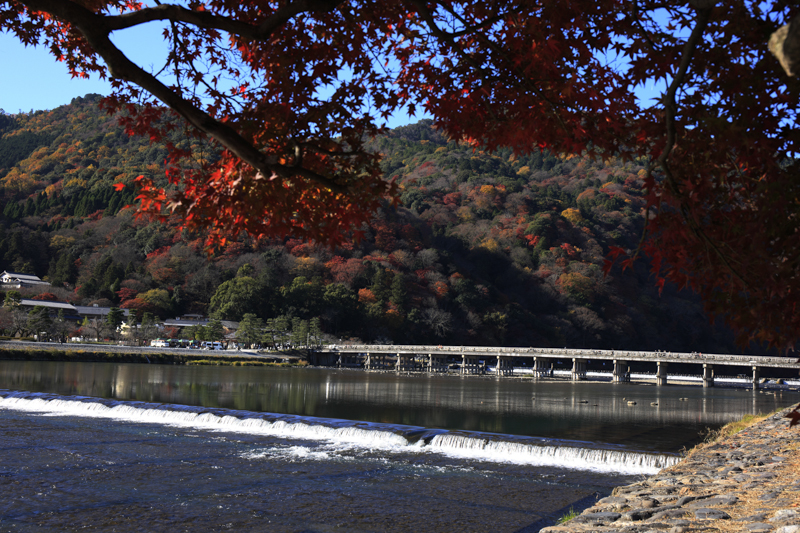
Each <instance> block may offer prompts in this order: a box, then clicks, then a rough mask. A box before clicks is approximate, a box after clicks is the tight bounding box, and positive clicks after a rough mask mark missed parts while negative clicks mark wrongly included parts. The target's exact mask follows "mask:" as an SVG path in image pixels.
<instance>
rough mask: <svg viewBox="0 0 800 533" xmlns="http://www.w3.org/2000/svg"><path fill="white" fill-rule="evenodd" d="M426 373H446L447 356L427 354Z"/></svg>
mask: <svg viewBox="0 0 800 533" xmlns="http://www.w3.org/2000/svg"><path fill="white" fill-rule="evenodd" d="M428 372H447V356H446V355H433V354H432V353H429V354H428Z"/></svg>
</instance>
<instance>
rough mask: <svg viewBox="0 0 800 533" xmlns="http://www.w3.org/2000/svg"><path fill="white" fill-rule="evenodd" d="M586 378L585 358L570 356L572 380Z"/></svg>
mask: <svg viewBox="0 0 800 533" xmlns="http://www.w3.org/2000/svg"><path fill="white" fill-rule="evenodd" d="M581 379H586V360H584V359H578V358H577V357H573V358H572V381H579V380H581Z"/></svg>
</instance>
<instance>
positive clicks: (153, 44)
mask: <svg viewBox="0 0 800 533" xmlns="http://www.w3.org/2000/svg"><path fill="white" fill-rule="evenodd" d="M112 40H113V41H114V42H115V44H116V45H117V46H119V47H120V49H121V50H122V51H123V52H125V54H126V55H127V56H128V57H129V58H130V59H131V60H133V61H135V62H137V63H138V64H140V65H144V66H145V67H148V66H153V65H155V66H156V68H155V70H158V69H159V68H160V67H161V66H162V65H163V58H164V57H166V46H165V44H164V40H163V38H162V36H161V28H160V26H159V25H158V24H156V23H151V24H147V25H146V26H143V27H137V28H131V29H128V30H125V31H124V32H122V33H120V34H118V35H117V34H114V35H112ZM0 57H2V58H3V70H4V72H6V73H14V75H8V74H6V75H5V76H2V77H0V109H2V110H3V111H5V112H6V113H18V112H20V111H25V112H27V111H31V110H34V111H37V110H40V109H53V108H55V107H58V106H60V105H64V104H68V103H69V102H70V101H71V100H72V99H73V98H75V97H76V96H84V95H86V94H88V93H98V94H108V93H110V92H111V87H110V85H109V84H108V83H107V82H105V81H103V80H101V79H100V78H99V77H97V76H94V77H92V78H91V79H88V80H86V79H78V78H72V77H71V76H70V75H69V72H68V71H67V67H66V65H65V64H64V63H59V62H58V61H56V59H55V57H53V56H52V55H51V54H50V53H49V52H48V51H47V49H46V48H44V47H41V46H40V47H33V46H28V47H25V46H23V45H22V44H21V43H20V42H19V41H18V40H17V39H15V38H14V36H12V35H9V34H7V33H0ZM149 70H153V69H149ZM421 118H424V117H423V116H421V115H419V114H418V116H417V117H409V116H408V115H407V114H406V113H403V112H398V113H396V114H395V115H394V116H393V117H391V118H390V120H389V124H388V125H389V126H390V127H397V126H403V125H405V124H411V123H414V122H417V121H418V120H420V119H421Z"/></svg>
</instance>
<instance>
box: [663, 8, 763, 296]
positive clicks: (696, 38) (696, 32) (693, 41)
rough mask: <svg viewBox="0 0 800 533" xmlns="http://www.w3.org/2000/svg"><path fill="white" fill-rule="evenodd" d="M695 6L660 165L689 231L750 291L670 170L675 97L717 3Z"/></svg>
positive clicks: (669, 101) (669, 104) (667, 98)
mask: <svg viewBox="0 0 800 533" xmlns="http://www.w3.org/2000/svg"><path fill="white" fill-rule="evenodd" d="M694 3H696V4H698V7H697V23H696V24H695V27H694V28H693V29H692V33H691V35H690V36H689V38H688V39H687V40H686V44H685V45H684V47H683V53H682V54H681V62H680V64H679V65H678V70H677V71H676V72H675V77H674V78H673V79H672V83H671V84H670V86H669V88H668V89H667V92H666V94H665V95H664V111H665V114H666V117H665V123H666V128H667V141H666V144H665V146H664V149H663V150H662V152H661V155H659V157H658V160H657V162H658V164H659V166H660V167H661V169H662V170H663V172H664V176H665V177H666V178H667V183H668V185H669V189H670V191H671V192H672V193H673V194H674V195H675V196H676V197H677V198H678V199H679V200H680V212H681V216H682V217H683V219H684V220H685V221H686V223H687V225H688V226H689V229H691V230H692V233H694V235H695V236H696V237H697V238H699V239H700V240H702V241H703V242H705V243H706V245H707V246H708V247H709V248H711V249H712V250H713V251H714V253H715V254H716V255H717V256H718V257H719V258H720V260H721V261H722V263H723V264H724V265H725V267H726V268H727V269H728V270H729V271H730V272H731V274H733V276H734V277H736V278H737V279H738V280H739V281H740V282H741V283H742V285H743V286H744V287H748V286H749V284H748V283H747V282H746V281H745V280H744V278H743V277H742V275H741V274H739V272H738V271H737V270H736V269H735V268H733V266H732V265H731V264H730V261H729V260H728V258H727V257H726V256H725V254H724V253H723V252H722V250H720V249H719V247H718V246H717V245H716V243H714V242H713V240H712V239H711V238H709V236H708V235H706V233H705V232H704V231H703V229H702V228H701V227H700V225H699V224H698V223H697V221H696V220H695V219H694V217H692V216H691V215H690V213H689V212H688V208H687V207H686V204H685V202H684V194H683V193H682V192H681V190H680V186H679V184H678V182H677V180H676V179H675V176H674V175H673V174H672V171H671V169H670V167H669V161H668V159H669V156H670V153H672V149H673V148H674V147H675V144H676V142H677V131H676V128H675V115H676V114H677V109H678V106H677V103H676V100H675V96H676V95H677V93H678V90H679V89H680V87H681V86H682V85H683V82H684V79H685V77H686V73H687V72H688V71H689V65H690V64H691V61H692V56H693V55H694V52H695V50H696V49H697V46H698V45H699V44H700V41H701V40H702V38H703V33H704V32H705V29H706V27H707V26H708V21H709V19H710V18H711V10H712V8H713V4H714V2H713V1H709V0H694Z"/></svg>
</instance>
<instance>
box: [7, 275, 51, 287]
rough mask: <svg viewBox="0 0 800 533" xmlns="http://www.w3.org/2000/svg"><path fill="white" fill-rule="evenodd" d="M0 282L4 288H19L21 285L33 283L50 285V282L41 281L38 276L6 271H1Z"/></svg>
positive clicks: (31, 284)
mask: <svg viewBox="0 0 800 533" xmlns="http://www.w3.org/2000/svg"><path fill="white" fill-rule="evenodd" d="M0 283H2V284H3V288H4V289H20V288H22V287H33V286H34V285H50V283H48V282H46V281H42V279H41V278H40V277H39V276H34V275H33V274H19V273H17V272H8V271H3V273H2V274H0Z"/></svg>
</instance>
